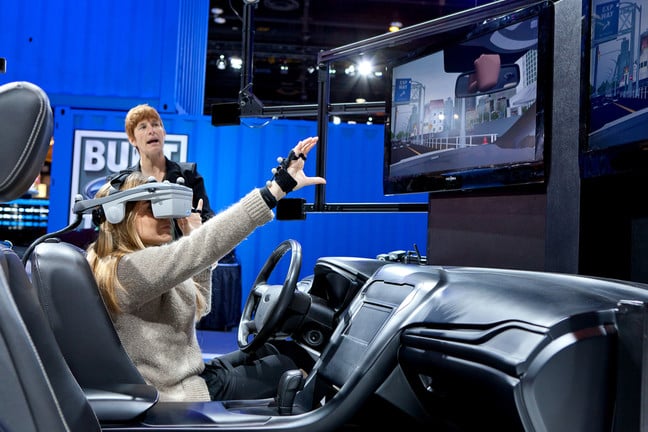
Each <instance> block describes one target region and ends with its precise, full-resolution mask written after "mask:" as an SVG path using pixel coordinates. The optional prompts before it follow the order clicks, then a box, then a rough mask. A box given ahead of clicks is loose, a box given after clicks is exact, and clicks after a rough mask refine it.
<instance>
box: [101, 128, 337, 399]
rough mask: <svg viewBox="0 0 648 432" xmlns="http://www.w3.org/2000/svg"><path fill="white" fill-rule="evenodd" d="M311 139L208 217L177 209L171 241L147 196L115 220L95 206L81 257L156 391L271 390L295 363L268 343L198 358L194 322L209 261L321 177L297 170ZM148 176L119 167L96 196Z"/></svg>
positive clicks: (207, 296)
mask: <svg viewBox="0 0 648 432" xmlns="http://www.w3.org/2000/svg"><path fill="white" fill-rule="evenodd" d="M316 143H317V138H316V137H311V138H306V139H304V140H302V141H300V142H299V143H298V144H297V145H296V146H295V147H294V149H293V150H292V151H291V152H290V155H289V156H288V158H286V159H284V160H283V161H282V163H281V164H280V166H279V167H277V169H276V170H274V171H273V172H274V176H273V179H272V181H271V182H269V183H268V184H267V186H265V187H263V188H260V189H254V190H252V191H251V192H249V193H248V194H247V195H245V196H244V197H243V198H242V199H241V200H240V201H239V202H238V203H236V204H234V205H232V206H231V207H229V208H228V209H226V210H224V211H222V212H220V213H218V214H217V215H216V216H214V217H213V218H211V219H209V220H207V221H206V222H204V223H202V222H201V219H200V216H199V214H197V213H192V214H191V215H190V216H188V217H186V218H182V219H178V225H179V227H180V229H181V230H182V231H183V236H182V237H180V238H179V239H178V240H175V241H173V235H172V227H173V219H156V218H155V217H154V215H153V211H152V209H151V202H150V201H131V202H126V204H125V216H124V218H123V220H121V221H120V222H118V223H111V222H109V221H107V220H106V219H105V217H102V215H94V216H95V220H96V222H97V223H98V227H99V234H98V238H97V240H96V241H95V242H94V243H92V244H91V245H90V246H89V248H88V261H89V262H90V266H91V267H92V270H93V273H94V275H95V278H96V280H97V284H98V286H99V288H100V290H101V294H102V297H103V299H104V302H105V303H106V306H107V308H108V310H109V312H110V314H111V317H112V320H113V322H114V324H115V329H116V330H117V333H118V334H119V337H120V339H121V341H122V344H123V346H124V348H125V349H126V352H127V353H128V354H129V356H130V358H131V359H132V361H133V362H134V364H135V365H136V366H137V368H138V370H139V371H140V373H141V374H142V376H143V377H144V378H145V379H146V381H147V382H149V383H150V384H151V385H154V386H155V387H156V388H157V389H158V391H159V392H160V399H161V400H182V401H207V400H233V399H257V398H267V397H273V396H275V395H276V391H277V385H278V383H279V379H280V378H281V375H282V374H283V372H284V371H286V370H289V369H295V368H296V366H295V364H294V363H293V362H292V360H291V359H290V358H288V357H287V356H284V355H281V354H279V352H278V351H277V350H276V349H274V348H273V347H272V345H270V344H266V346H264V347H263V348H261V349H260V350H257V352H256V353H255V354H246V353H243V352H241V351H236V352H233V353H230V354H226V355H224V356H222V357H218V358H217V359H216V360H215V361H212V362H211V363H208V364H205V362H204V361H203V358H202V353H201V350H200V346H199V344H198V341H197V337H196V329H195V326H196V322H197V320H199V319H200V318H201V317H202V316H204V315H205V314H207V313H208V312H209V307H210V305H211V268H212V265H213V264H215V263H216V262H217V261H218V260H219V259H220V258H221V257H222V256H223V255H225V254H226V253H228V252H229V251H230V250H232V249H233V248H234V247H235V246H236V245H238V244H239V243H240V242H241V241H242V240H244V239H245V238H246V237H247V236H248V235H250V234H251V233H252V232H253V231H254V230H255V229H256V228H257V227H260V226H262V225H264V224H266V223H267V222H270V221H271V220H272V219H273V217H274V213H273V212H272V208H274V207H275V206H276V204H277V201H278V200H280V199H281V198H283V197H284V196H285V195H286V194H287V193H288V192H290V191H292V190H297V189H300V188H302V187H304V186H309V185H315V184H324V183H326V181H325V180H324V179H323V178H321V177H308V176H306V174H305V173H304V162H305V160H306V156H307V155H308V153H309V152H310V150H311V149H312V148H313V147H314V146H315V144H316ZM148 181H149V179H148V178H146V177H145V176H144V175H143V174H142V173H140V172H133V173H130V174H128V173H124V175H123V176H121V177H118V178H115V179H113V180H112V182H111V183H108V184H106V185H104V186H103V187H102V188H101V189H100V190H99V191H98V192H97V194H96V196H95V198H102V197H106V196H109V195H112V194H114V193H118V191H125V190H127V189H130V188H133V187H136V186H138V185H141V184H144V183H147V182H148ZM201 206H202V202H199V203H198V208H197V209H198V210H200V208H201Z"/></svg>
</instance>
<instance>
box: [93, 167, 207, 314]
mask: <svg viewBox="0 0 648 432" xmlns="http://www.w3.org/2000/svg"><path fill="white" fill-rule="evenodd" d="M147 182H148V178H147V177H146V176H144V175H143V174H142V173H141V172H139V171H134V172H132V173H131V174H129V175H128V177H126V179H125V180H124V182H123V183H122V185H121V187H119V190H126V189H131V188H133V187H135V186H139V185H141V184H144V183H147ZM111 187H113V186H112V185H111V184H110V183H106V184H105V185H103V186H102V187H101V188H100V189H99V191H97V194H96V195H95V198H101V197H105V196H108V195H109V192H110V190H111ZM141 202H142V201H131V202H126V215H125V217H124V219H123V220H122V221H121V222H119V223H116V224H113V223H110V222H108V221H107V220H105V219H104V220H103V221H102V222H101V223H100V224H99V234H98V236H97V240H95V241H94V242H93V243H91V244H90V245H89V246H88V254H87V259H88V262H89V263H90V268H91V269H92V272H93V273H94V276H95V279H96V281H97V286H98V287H99V291H100V293H101V297H102V298H103V300H104V303H105V304H106V307H107V308H108V310H109V311H110V312H111V314H113V315H114V314H118V313H120V312H121V308H120V307H119V303H118V301H117V290H120V289H122V290H123V289H124V287H123V286H122V285H121V284H120V283H119V281H118V280H117V265H118V264H119V260H120V259H121V258H122V257H123V256H124V255H128V254H130V253H132V252H135V251H138V250H141V249H144V248H146V246H145V245H144V243H143V242H142V239H141V238H140V236H139V234H138V232H137V229H136V226H135V217H136V213H137V212H135V211H133V210H134V209H135V206H136V205H138V204H139V203H141ZM204 308H205V300H204V299H203V297H202V295H199V292H198V291H197V292H196V316H197V317H198V316H200V312H201V311H203V310H204Z"/></svg>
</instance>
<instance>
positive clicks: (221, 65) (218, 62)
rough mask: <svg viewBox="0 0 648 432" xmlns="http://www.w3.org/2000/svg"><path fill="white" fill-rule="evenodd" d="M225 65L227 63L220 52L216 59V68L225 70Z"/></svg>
mask: <svg viewBox="0 0 648 432" xmlns="http://www.w3.org/2000/svg"><path fill="white" fill-rule="evenodd" d="M226 67H227V63H226V62H225V56H224V55H223V54H221V55H220V57H219V58H218V60H216V68H218V70H225V68H226Z"/></svg>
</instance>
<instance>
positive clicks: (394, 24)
mask: <svg viewBox="0 0 648 432" xmlns="http://www.w3.org/2000/svg"><path fill="white" fill-rule="evenodd" d="M401 28H403V23H402V22H400V21H392V22H391V24H389V31H390V32H397V31H398V30H400V29H401Z"/></svg>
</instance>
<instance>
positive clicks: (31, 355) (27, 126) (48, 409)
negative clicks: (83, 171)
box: [0, 82, 100, 432]
mask: <svg viewBox="0 0 648 432" xmlns="http://www.w3.org/2000/svg"><path fill="white" fill-rule="evenodd" d="M53 124H54V123H53V115H52V110H51V107H50V104H49V98H48V97H47V95H46V93H45V92H44V91H43V90H42V89H41V88H39V87H38V86H36V85H34V84H31V83H27V82H14V83H9V84H4V85H2V86H0V201H11V200H13V199H15V198H18V197H20V196H21V195H23V194H24V193H25V192H26V191H27V189H28V188H29V186H30V185H31V184H32V182H33V181H34V179H35V178H36V177H37V176H38V174H39V173H40V169H41V167H42V165H43V162H44V160H45V156H46V155H47V151H48V149H49V144H50V139H51V137H52V131H53ZM0 388H1V389H2V391H1V392H0V429H1V430H8V431H90V432H91V431H98V430H100V427H99V423H98V421H97V419H96V417H95V416H94V413H93V412H92V410H91V408H90V406H89V404H88V402H87V400H86V399H85V396H84V395H83V392H82V391H81V389H80V387H79V386H78V384H77V383H76V381H75V380H74V378H73V377H72V374H71V373H70V371H69V370H68V369H67V367H66V365H65V361H64V360H63V357H62V356H61V354H60V351H59V350H58V346H57V345H56V341H55V339H54V336H53V334H52V332H51V329H50V328H49V326H48V325H47V322H46V321H45V316H44V314H43V313H42V310H41V309H40V304H39V303H38V298H37V296H36V293H35V291H34V290H33V287H32V286H31V283H30V281H29V278H28V276H27V273H26V271H25V268H24V267H23V265H22V262H21V260H20V258H19V257H18V256H17V255H16V254H15V252H14V251H13V250H11V249H9V248H8V247H6V246H4V245H3V246H0Z"/></svg>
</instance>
